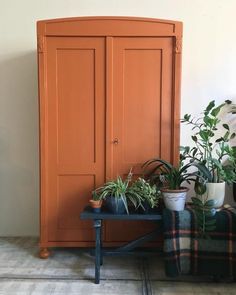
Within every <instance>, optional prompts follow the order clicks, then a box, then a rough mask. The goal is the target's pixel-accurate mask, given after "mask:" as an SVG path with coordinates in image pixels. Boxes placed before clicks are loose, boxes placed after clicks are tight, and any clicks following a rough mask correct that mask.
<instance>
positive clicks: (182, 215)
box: [163, 206, 236, 277]
mask: <svg viewBox="0 0 236 295" xmlns="http://www.w3.org/2000/svg"><path fill="white" fill-rule="evenodd" d="M163 226H164V253H165V270H166V275H167V276H171V277H173V276H178V275H181V274H192V275H214V276H222V277H231V276H234V277H236V209H234V208H231V207H230V206H228V207H227V208H224V209H222V210H220V211H219V212H217V213H216V230H215V231H214V232H210V233H209V238H202V237H201V236H200V235H199V232H198V230H197V227H196V216H195V214H194V212H193V210H192V209H191V208H190V207H188V208H187V209H186V210H184V211H179V212H177V211H170V210H168V209H165V210H164V211H163Z"/></svg>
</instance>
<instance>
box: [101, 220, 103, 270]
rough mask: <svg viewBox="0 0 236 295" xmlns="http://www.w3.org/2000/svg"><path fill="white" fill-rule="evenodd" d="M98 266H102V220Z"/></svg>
mask: <svg viewBox="0 0 236 295" xmlns="http://www.w3.org/2000/svg"><path fill="white" fill-rule="evenodd" d="M100 265H103V249H102V220H101V229H100Z"/></svg>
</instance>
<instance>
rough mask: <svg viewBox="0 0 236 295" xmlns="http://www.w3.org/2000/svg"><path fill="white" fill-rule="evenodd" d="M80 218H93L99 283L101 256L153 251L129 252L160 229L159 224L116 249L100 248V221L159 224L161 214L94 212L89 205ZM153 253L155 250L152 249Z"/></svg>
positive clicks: (98, 279)
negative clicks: (148, 221) (130, 221)
mask: <svg viewBox="0 0 236 295" xmlns="http://www.w3.org/2000/svg"><path fill="white" fill-rule="evenodd" d="M80 218H81V219H91V220H93V224H94V228H95V284H99V282H100V266H101V265H102V264H103V256H107V255H121V254H131V253H133V254H135V255H136V254H137V253H138V254H139V255H146V254H150V253H153V251H146V252H144V251H138V252H130V251H132V250H134V249H135V248H137V247H141V246H143V245H144V244H145V243H147V242H149V241H152V240H154V239H156V238H157V237H158V235H160V233H161V231H162V229H161V226H157V227H156V229H155V230H154V231H152V232H149V233H147V234H145V235H144V236H141V237H139V238H137V239H136V240H133V241H131V242H129V243H127V244H125V245H124V246H121V247H119V248H116V249H103V248H102V236H101V233H102V221H103V220H150V221H153V222H158V223H159V224H160V222H161V220H162V215H161V214H160V213H152V214H137V213H130V214H113V213H110V212H109V211H107V210H106V209H103V210H102V211H101V213H94V212H93V211H92V208H91V207H85V209H84V211H83V212H82V213H81V214H80ZM154 252H155V253H156V252H157V251H154Z"/></svg>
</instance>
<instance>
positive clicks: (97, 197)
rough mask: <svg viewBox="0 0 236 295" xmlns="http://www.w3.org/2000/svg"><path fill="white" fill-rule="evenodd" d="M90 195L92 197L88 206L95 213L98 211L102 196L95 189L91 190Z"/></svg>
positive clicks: (99, 210)
mask: <svg viewBox="0 0 236 295" xmlns="http://www.w3.org/2000/svg"><path fill="white" fill-rule="evenodd" d="M92 196H93V198H92V199H91V200H89V203H90V206H91V207H92V208H93V211H94V212H95V213H100V212H101V207H102V198H101V196H100V195H99V194H98V193H97V192H96V191H93V192H92Z"/></svg>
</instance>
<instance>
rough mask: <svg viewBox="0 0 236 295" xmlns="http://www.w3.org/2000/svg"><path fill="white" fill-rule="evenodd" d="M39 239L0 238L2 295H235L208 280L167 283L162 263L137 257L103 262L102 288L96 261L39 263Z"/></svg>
mask: <svg viewBox="0 0 236 295" xmlns="http://www.w3.org/2000/svg"><path fill="white" fill-rule="evenodd" d="M37 251H38V249H37V239H35V238H0V295H3V294H4V295H5V294H6V295H8V294H9V295H10V294H22V295H23V294H24V295H25V294H26V295H28V294H38V295H39V294H46V295H47V294H58V295H59V294H60V295H62V294H66V295H69V294H79V295H80V294H81V295H82V294H85V295H91V294H96V295H99V294H103V295H108V294H109V295H120V294H122V295H126V294H127V295H129V294H140V295H141V294H142V295H159V294H162V295H167V294H168V295H171V294H179V295H182V294H183V295H188V294H199V295H202V294H203V295H204V294H213V295H214V294H215V295H216V294H217V295H220V294H221V295H226V294H227V295H232V294H236V284H235V283H230V282H224V283H214V282H212V281H211V280H210V279H208V278H204V279H203V278H193V277H185V278H183V277H182V278H179V279H178V281H177V280H175V281H174V280H170V279H168V278H166V277H165V274H164V267H163V261H162V260H160V258H155V257H153V258H152V259H146V258H144V259H143V258H135V257H105V259H104V266H103V267H102V269H101V283H100V285H95V284H94V283H93V276H94V265H93V258H92V257H91V256H90V255H89V254H88V252H87V251H84V250H83V251H81V250H80V249H55V250H54V251H53V255H52V257H50V258H49V259H47V260H41V259H39V258H38V257H37Z"/></svg>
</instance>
